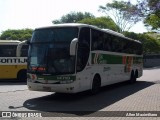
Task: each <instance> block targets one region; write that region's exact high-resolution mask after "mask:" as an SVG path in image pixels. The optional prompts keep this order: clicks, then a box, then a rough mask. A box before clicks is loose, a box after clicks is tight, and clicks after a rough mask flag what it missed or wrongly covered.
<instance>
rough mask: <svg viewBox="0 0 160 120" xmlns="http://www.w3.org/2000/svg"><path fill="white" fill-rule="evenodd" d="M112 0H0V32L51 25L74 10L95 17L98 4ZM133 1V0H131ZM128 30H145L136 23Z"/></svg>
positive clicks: (137, 31) (98, 13) (141, 25)
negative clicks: (88, 13)
mask: <svg viewBox="0 0 160 120" xmlns="http://www.w3.org/2000/svg"><path fill="white" fill-rule="evenodd" d="M111 1H112V0H0V33H1V32H2V31H5V30H7V29H23V28H32V29H35V28H36V27H42V26H49V25H52V21H53V20H55V19H60V18H61V16H63V15H66V14H68V13H70V12H71V11H75V12H90V13H92V14H93V15H95V16H96V17H99V16H104V14H102V13H101V12H98V9H99V6H100V5H105V4H106V3H107V2H111ZM132 1H133V0H132ZM130 31H133V32H136V33H142V32H146V29H145V28H144V25H143V24H142V22H141V23H138V24H137V25H135V26H134V27H133V28H132V29H131V30H130Z"/></svg>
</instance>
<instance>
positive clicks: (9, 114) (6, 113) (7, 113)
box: [2, 112, 12, 118]
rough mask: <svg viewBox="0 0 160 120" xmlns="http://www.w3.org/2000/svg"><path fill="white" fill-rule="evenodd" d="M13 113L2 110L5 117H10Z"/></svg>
mask: <svg viewBox="0 0 160 120" xmlns="http://www.w3.org/2000/svg"><path fill="white" fill-rule="evenodd" d="M11 115H12V114H11V112H2V117H3V118H10V117H12V116H11Z"/></svg>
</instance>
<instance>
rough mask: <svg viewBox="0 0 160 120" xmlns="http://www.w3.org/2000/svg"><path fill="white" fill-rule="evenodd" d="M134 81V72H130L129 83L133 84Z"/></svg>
mask: <svg viewBox="0 0 160 120" xmlns="http://www.w3.org/2000/svg"><path fill="white" fill-rule="evenodd" d="M136 80H137V78H136V75H135V74H134V71H133V70H132V72H131V76H130V80H129V82H130V83H135V82H136Z"/></svg>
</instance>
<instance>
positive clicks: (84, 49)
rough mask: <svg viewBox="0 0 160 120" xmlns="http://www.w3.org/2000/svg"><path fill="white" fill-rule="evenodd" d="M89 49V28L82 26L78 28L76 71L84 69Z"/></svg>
mask: <svg viewBox="0 0 160 120" xmlns="http://www.w3.org/2000/svg"><path fill="white" fill-rule="evenodd" d="M89 51H90V29H89V28H82V29H81V30H80V36H79V42H78V51H77V72H80V71H82V70H83V69H84V67H85V66H86V64H87V61H88V58H89Z"/></svg>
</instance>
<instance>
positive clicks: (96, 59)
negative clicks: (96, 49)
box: [92, 53, 143, 64]
mask: <svg viewBox="0 0 160 120" xmlns="http://www.w3.org/2000/svg"><path fill="white" fill-rule="evenodd" d="M123 57H126V60H125V61H126V63H128V62H129V59H131V58H133V64H140V63H142V62H143V58H142V57H136V56H134V57H132V56H127V55H125V56H122V55H110V54H101V53H92V64H124V63H123V62H124V61H123ZM126 63H125V64H126Z"/></svg>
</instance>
